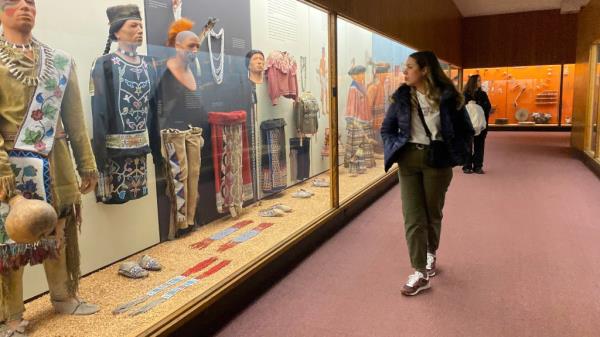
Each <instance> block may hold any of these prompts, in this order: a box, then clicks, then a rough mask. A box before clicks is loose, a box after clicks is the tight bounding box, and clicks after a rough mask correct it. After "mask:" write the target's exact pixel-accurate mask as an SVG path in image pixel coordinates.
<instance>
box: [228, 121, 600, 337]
mask: <svg viewBox="0 0 600 337" xmlns="http://www.w3.org/2000/svg"><path fill="white" fill-rule="evenodd" d="M487 146H488V148H487V157H486V165H485V169H486V171H487V174H486V175H483V176H480V175H464V174H463V173H462V171H460V170H459V169H456V170H455V178H454V180H453V182H452V185H451V187H450V191H449V193H448V195H447V203H446V207H445V219H444V224H443V229H442V241H441V247H440V250H439V251H438V267H439V269H440V272H439V275H438V276H436V277H435V278H433V280H432V288H431V289H430V290H429V291H427V292H425V293H423V294H422V295H419V296H417V297H412V298H407V297H403V296H402V295H401V294H400V289H401V287H402V285H403V283H404V282H405V281H406V279H407V276H408V275H409V273H411V270H410V264H409V261H408V254H407V248H406V243H405V241H404V234H403V225H402V214H401V212H400V211H399V209H400V203H401V202H400V192H399V188H398V187H396V188H394V189H393V190H392V191H390V192H389V193H388V194H386V195H385V196H384V197H382V198H381V199H380V200H379V201H378V202H376V203H375V204H373V205H372V206H371V207H370V208H368V209H367V210H365V211H364V212H363V213H362V214H361V215H360V216H359V217H357V218H356V219H355V220H354V221H353V222H352V223H350V224H349V225H348V226H347V227H346V228H344V229H343V230H342V231H341V232H339V233H338V234H337V235H336V236H334V237H333V238H332V239H331V240H330V241H328V242H327V243H326V244H324V245H323V246H322V247H321V248H320V249H319V250H317V251H316V252H315V253H314V254H312V255H311V256H310V257H309V258H307V259H306V260H305V261H304V262H303V263H302V264H301V265H299V266H298V267H297V268H296V269H295V270H294V271H292V272H291V273H290V274H289V275H288V276H287V277H286V278H285V279H283V280H282V281H281V282H279V283H278V284H277V285H276V286H275V287H273V288H272V289H271V290H270V291H269V292H268V293H266V294H265V295H264V296H263V297H261V298H260V299H259V300H257V301H256V302H255V303H254V304H253V305H252V306H250V307H249V308H247V309H246V310H245V311H244V312H243V313H242V314H240V316H238V317H237V318H236V319H235V320H233V321H232V322H230V324H229V325H228V326H226V327H225V328H224V329H223V330H222V331H221V332H220V334H219V336H222V337H226V336H246V337H249V336H261V337H266V336H320V337H322V336H327V337H329V336H348V337H358V336H411V337H419V336H444V337H445V336H461V337H463V336H478V337H479V336H482V337H495V336H498V337H500V336H502V337H506V336H512V337H523V336H532V337H533V336H536V337H538V336H544V337H552V336H556V337H559V336H561V337H562V336H578V337H581V336H590V337H592V336H600V319H599V317H600V300H599V299H600V180H599V179H598V178H597V177H596V176H595V175H593V173H592V172H591V171H590V170H589V169H588V168H586V167H585V166H584V165H583V164H582V163H581V162H580V161H578V160H577V159H575V157H574V156H573V155H572V153H571V150H570V149H569V134H568V133H513V132H504V133H499V132H495V133H491V134H490V136H489V137H488V142H487Z"/></svg>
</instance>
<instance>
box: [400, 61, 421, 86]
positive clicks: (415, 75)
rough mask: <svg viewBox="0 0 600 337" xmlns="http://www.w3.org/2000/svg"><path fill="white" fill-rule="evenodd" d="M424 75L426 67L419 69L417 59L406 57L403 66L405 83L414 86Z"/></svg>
mask: <svg viewBox="0 0 600 337" xmlns="http://www.w3.org/2000/svg"><path fill="white" fill-rule="evenodd" d="M426 75H427V68H425V69H421V68H420V67H419V65H418V64H417V61H416V60H415V59H414V58H412V57H409V58H408V59H406V65H405V67H404V79H405V81H406V84H408V85H410V86H416V85H418V84H420V83H421V82H422V81H423V80H424V79H425V76H426Z"/></svg>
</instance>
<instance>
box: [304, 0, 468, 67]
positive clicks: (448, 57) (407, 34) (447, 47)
mask: <svg viewBox="0 0 600 337" xmlns="http://www.w3.org/2000/svg"><path fill="white" fill-rule="evenodd" d="M308 2H312V3H314V4H316V5H318V6H322V7H324V8H327V9H329V10H331V11H334V12H337V13H338V14H339V15H341V16H344V17H347V18H351V19H352V20H353V21H355V22H357V23H360V24H362V25H364V26H366V27H368V28H369V29H372V30H373V31H375V32H378V33H380V34H383V35H387V36H389V37H391V38H393V39H395V40H397V41H399V42H401V43H403V44H405V45H407V46H409V47H411V48H414V49H420V50H424V49H426V50H433V51H434V52H435V53H436V54H437V55H438V57H439V58H441V59H443V60H444V61H447V62H450V63H453V64H456V65H461V50H460V49H461V46H460V45H461V39H460V36H461V18H462V16H461V14H460V12H459V11H458V8H457V7H456V5H455V4H454V2H452V1H451V0H431V1H419V0H402V1H395V0H385V1H363V0H309V1H308Z"/></svg>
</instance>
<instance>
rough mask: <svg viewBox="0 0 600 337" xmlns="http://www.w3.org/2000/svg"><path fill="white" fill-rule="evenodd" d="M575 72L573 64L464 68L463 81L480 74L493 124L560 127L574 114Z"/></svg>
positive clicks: (568, 121)
mask: <svg viewBox="0 0 600 337" xmlns="http://www.w3.org/2000/svg"><path fill="white" fill-rule="evenodd" d="M573 72H574V65H564V66H561V65H541V66H528V67H502V68H480V69H465V70H464V71H463V79H462V80H463V84H465V83H466V81H468V78H469V76H471V75H475V74H478V75H480V76H481V80H482V87H483V90H484V91H486V92H487V94H488V97H489V98H490V102H491V103H492V111H491V114H490V124H491V125H495V126H500V125H508V126H529V127H532V126H534V127H535V126H561V125H569V124H570V123H571V119H572V115H573V96H574V95H573V90H574V89H573V88H574V79H573V77H574V73H573ZM561 85H562V87H561ZM561 93H562V96H561Z"/></svg>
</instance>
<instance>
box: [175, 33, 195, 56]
mask: <svg viewBox="0 0 600 337" xmlns="http://www.w3.org/2000/svg"><path fill="white" fill-rule="evenodd" d="M175 48H177V51H179V52H192V53H197V52H198V50H200V38H199V37H198V36H189V37H187V38H185V39H184V40H183V41H181V42H180V43H179V42H178V43H176V44H175Z"/></svg>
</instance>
